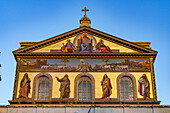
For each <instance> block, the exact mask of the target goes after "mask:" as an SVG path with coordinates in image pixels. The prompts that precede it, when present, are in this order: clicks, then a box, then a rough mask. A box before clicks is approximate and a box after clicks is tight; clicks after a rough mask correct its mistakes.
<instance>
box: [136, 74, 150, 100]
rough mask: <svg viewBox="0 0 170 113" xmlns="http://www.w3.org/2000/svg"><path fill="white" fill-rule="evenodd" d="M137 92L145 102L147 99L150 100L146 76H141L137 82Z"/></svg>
mask: <svg viewBox="0 0 170 113" xmlns="http://www.w3.org/2000/svg"><path fill="white" fill-rule="evenodd" d="M138 83H139V85H138V92H139V94H140V95H141V96H143V99H144V100H146V99H147V98H150V85H149V81H148V78H147V76H146V74H143V75H142V76H141V77H140V78H139V80H138Z"/></svg>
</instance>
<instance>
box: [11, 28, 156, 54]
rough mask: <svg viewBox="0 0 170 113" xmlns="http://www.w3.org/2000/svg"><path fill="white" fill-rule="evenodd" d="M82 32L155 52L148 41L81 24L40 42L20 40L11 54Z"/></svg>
mask: <svg viewBox="0 0 170 113" xmlns="http://www.w3.org/2000/svg"><path fill="white" fill-rule="evenodd" d="M83 33H87V34H91V35H92V36H95V37H99V38H101V39H103V40H107V41H109V42H112V43H116V44H119V45H121V46H124V47H127V48H130V49H133V50H135V51H139V52H140V53H156V54H157V51H154V50H152V49H151V48H150V42H130V41H127V40H124V39H121V38H118V37H116V36H113V35H110V34H107V33H104V32H102V31H99V30H96V29H94V28H90V27H87V26H83V27H80V28H77V29H74V30H71V31H68V32H66V33H63V34H60V35H57V36H54V37H51V38H49V39H46V40H43V41H40V42H21V43H20V48H19V49H18V50H15V51H13V54H15V53H30V52H32V51H34V50H37V49H40V48H42V47H44V46H49V45H51V44H54V43H58V42H60V41H63V40H67V39H69V38H70V37H73V36H77V35H80V34H83Z"/></svg>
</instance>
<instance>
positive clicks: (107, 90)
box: [101, 74, 112, 99]
mask: <svg viewBox="0 0 170 113" xmlns="http://www.w3.org/2000/svg"><path fill="white" fill-rule="evenodd" d="M101 85H102V90H103V95H102V98H101V99H104V98H109V97H110V95H111V94H112V85H111V82H110V78H109V77H108V76H107V74H105V75H104V76H103V80H102V81H101Z"/></svg>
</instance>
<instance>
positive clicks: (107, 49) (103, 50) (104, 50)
mask: <svg viewBox="0 0 170 113" xmlns="http://www.w3.org/2000/svg"><path fill="white" fill-rule="evenodd" d="M96 50H100V52H101V53H111V51H110V47H109V46H106V45H104V43H103V40H100V41H99V42H98V43H97V45H96Z"/></svg>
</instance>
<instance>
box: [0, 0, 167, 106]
mask: <svg viewBox="0 0 170 113" xmlns="http://www.w3.org/2000/svg"><path fill="white" fill-rule="evenodd" d="M85 6H86V7H87V8H89V9H90V11H89V12H87V15H88V17H89V18H90V19H91V22H92V23H91V26H92V28H95V29H98V30H101V31H103V32H106V33H109V34H112V35H115V36H117V37H120V38H123V39H125V40H128V41H132V42H140V41H142V42H144V41H146V42H151V46H152V48H153V49H154V50H157V51H158V52H159V53H158V56H157V58H156V61H155V65H154V66H155V75H156V86H157V94H158V100H161V101H162V102H161V104H163V105H164V104H169V105H170V98H169V95H170V90H169V86H170V82H169V81H170V66H169V64H170V60H169V59H168V58H169V56H170V50H169V48H170V46H169V45H170V44H169V42H170V21H169V20H170V0H107V1H106V0H93V1H92V0H0V42H1V43H0V51H1V56H0V63H1V64H2V67H1V68H0V75H2V81H1V82H0V104H2V105H4V104H8V100H11V99H12V94H13V85H14V77H15V69H16V61H15V59H14V57H13V54H12V51H13V50H16V49H17V48H18V47H19V42H32V41H35V42H37V41H41V40H44V39H47V38H50V37H52V36H55V35H58V34H61V33H64V32H67V31H69V30H73V29H75V28H78V27H79V25H80V23H79V20H80V19H81V17H83V15H84V13H83V12H81V9H82V8H84V7H85Z"/></svg>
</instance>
